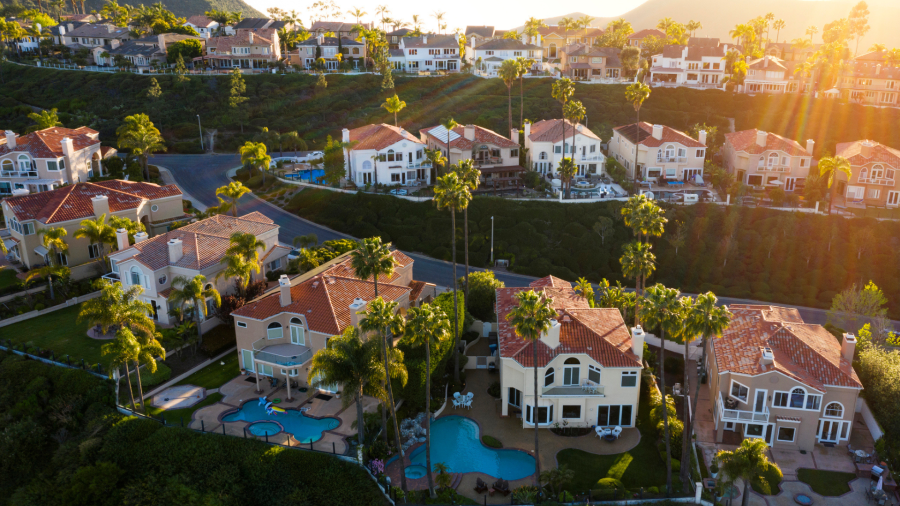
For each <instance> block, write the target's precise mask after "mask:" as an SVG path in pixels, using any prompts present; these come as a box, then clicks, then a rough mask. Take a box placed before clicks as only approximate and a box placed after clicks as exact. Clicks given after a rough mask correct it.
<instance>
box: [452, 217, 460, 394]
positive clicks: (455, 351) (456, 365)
mask: <svg viewBox="0 0 900 506" xmlns="http://www.w3.org/2000/svg"><path fill="white" fill-rule="evenodd" d="M450 228H451V229H452V232H453V234H452V235H451V244H450V248H451V250H452V254H453V381H454V382H456V383H459V297H457V296H456V208H455V207H454V208H451V209H450Z"/></svg>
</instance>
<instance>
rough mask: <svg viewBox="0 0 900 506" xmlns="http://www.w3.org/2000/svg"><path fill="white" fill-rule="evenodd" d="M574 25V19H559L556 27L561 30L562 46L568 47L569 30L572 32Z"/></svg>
mask: <svg viewBox="0 0 900 506" xmlns="http://www.w3.org/2000/svg"><path fill="white" fill-rule="evenodd" d="M575 23H576V21H575V19H573V18H570V17H568V16H564V17H563V18H562V19H560V20H559V21H558V22H557V23H556V26H558V27H559V28H561V29H562V31H563V45H564V46H567V45H569V30H572V29H573V28H575V26H576V24H575Z"/></svg>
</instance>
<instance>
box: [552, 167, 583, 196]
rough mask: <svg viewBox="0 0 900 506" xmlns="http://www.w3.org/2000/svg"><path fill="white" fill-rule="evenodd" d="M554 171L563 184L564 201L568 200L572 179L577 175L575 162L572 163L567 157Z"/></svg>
mask: <svg viewBox="0 0 900 506" xmlns="http://www.w3.org/2000/svg"><path fill="white" fill-rule="evenodd" d="M556 170H557V171H558V175H559V178H560V179H561V180H562V182H563V187H564V188H565V190H566V199H568V198H570V197H571V195H570V192H571V188H572V179H574V178H575V175H576V174H578V167H577V166H576V165H575V162H573V161H572V158H571V157H568V158H563V159H562V160H560V161H559V165H558V166H557V167H556Z"/></svg>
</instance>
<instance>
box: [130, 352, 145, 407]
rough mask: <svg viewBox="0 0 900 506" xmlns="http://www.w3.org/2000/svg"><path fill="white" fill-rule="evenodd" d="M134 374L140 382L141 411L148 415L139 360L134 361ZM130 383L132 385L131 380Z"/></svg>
mask: <svg viewBox="0 0 900 506" xmlns="http://www.w3.org/2000/svg"><path fill="white" fill-rule="evenodd" d="M134 372H135V375H136V376H137V380H138V401H140V404H141V409H142V410H144V413H146V412H147V406H146V405H145V404H144V386H143V385H142V384H141V362H140V361H139V360H137V359H135V360H134ZM128 381H129V383H130V382H131V378H128Z"/></svg>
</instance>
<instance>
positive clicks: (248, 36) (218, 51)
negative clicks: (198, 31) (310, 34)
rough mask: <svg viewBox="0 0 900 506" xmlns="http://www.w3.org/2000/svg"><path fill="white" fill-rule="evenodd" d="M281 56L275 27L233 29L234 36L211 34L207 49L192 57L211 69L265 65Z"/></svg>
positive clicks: (254, 67) (246, 67)
mask: <svg viewBox="0 0 900 506" xmlns="http://www.w3.org/2000/svg"><path fill="white" fill-rule="evenodd" d="M280 59H281V44H280V43H279V41H278V32H277V31H276V30H275V29H274V28H258V29H250V28H242V29H236V30H235V34H234V35H224V36H219V37H210V38H209V39H207V42H206V51H205V54H203V55H202V56H198V57H197V58H194V60H195V63H196V62H202V63H206V64H208V65H209V66H211V67H213V68H226V69H230V68H240V69H259V68H268V67H269V64H273V63H275V62H277V61H278V60H280Z"/></svg>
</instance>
